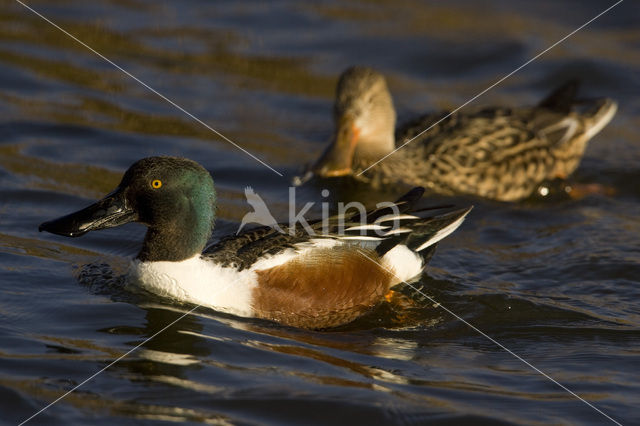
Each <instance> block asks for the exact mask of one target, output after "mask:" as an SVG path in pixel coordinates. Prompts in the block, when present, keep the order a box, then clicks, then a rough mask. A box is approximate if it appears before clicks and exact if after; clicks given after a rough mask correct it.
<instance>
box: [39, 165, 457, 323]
mask: <svg viewBox="0 0 640 426" xmlns="http://www.w3.org/2000/svg"><path fill="white" fill-rule="evenodd" d="M422 193H423V190H422V189H421V188H415V189H414V190H412V191H410V192H409V193H407V194H406V195H405V196H403V197H401V198H400V199H399V200H397V201H396V202H395V204H394V205H393V206H392V207H393V208H391V207H386V208H382V209H378V210H374V211H371V212H368V213H367V214H366V217H361V215H359V214H358V213H354V214H352V215H349V216H348V217H342V218H332V219H331V220H330V221H329V222H328V223H323V222H322V221H317V222H314V223H313V225H312V228H313V230H314V231H317V234H313V233H308V232H307V231H306V230H305V229H298V228H294V229H291V228H289V226H287V225H285V224H281V225H280V228H279V229H280V230H278V229H274V228H272V227H260V228H256V229H252V230H248V231H244V232H242V233H240V234H238V235H235V234H234V235H230V236H227V237H225V238H222V239H221V240H220V241H218V242H217V243H216V244H214V245H212V246H210V247H208V248H207V249H206V250H205V247H206V245H207V241H208V240H209V238H210V236H211V232H212V230H213V226H214V222H215V204H216V193H215V189H214V184H213V180H212V178H211V175H210V174H209V173H208V172H207V171H206V170H205V169H204V168H203V167H202V166H200V165H199V164H198V163H196V162H194V161H191V160H187V159H183V158H175V157H150V158H145V159H142V160H140V161H138V162H136V163H135V164H133V165H132V166H131V167H130V168H129V169H128V170H127V171H126V173H125V174H124V177H123V178H122V181H121V182H120V184H119V185H118V187H117V188H116V189H115V190H114V191H113V192H111V193H110V194H108V195H107V196H106V197H105V198H103V199H102V200H100V201H98V202H96V203H95V204H92V205H91V206H89V207H86V208H84V209H82V210H80V211H78V212H75V213H72V214H69V215H67V216H64V217H61V218H59V219H55V220H52V221H49V222H45V223H43V224H41V225H40V228H39V229H40V231H47V232H51V233H53V234H58V235H63V236H69V237H78V236H81V235H83V234H85V233H87V232H89V231H96V230H100V229H105V228H111V227H115V226H119V225H123V224H125V223H129V222H140V223H142V224H144V225H146V226H147V228H148V230H147V233H146V235H145V238H144V242H143V244H142V249H141V250H140V252H139V253H138V255H137V256H136V258H135V259H134V260H133V262H132V265H131V269H130V272H129V277H128V278H129V280H130V281H131V282H133V283H136V284H138V285H140V286H141V287H142V288H144V289H146V290H148V291H151V292H153V293H156V294H159V295H161V296H166V297H170V298H174V299H178V300H180V301H183V302H190V303H194V304H198V305H203V306H208V307H211V308H213V309H216V310H219V311H224V312H229V313H232V314H235V315H239V316H244V317H258V318H265V319H270V320H274V321H278V322H281V323H283V324H287V325H292V326H298V327H305V328H327V327H334V326H338V325H341V324H345V323H348V322H350V321H352V320H354V319H356V318H357V317H359V316H360V315H362V314H363V313H365V312H367V311H368V310H369V309H371V308H372V307H373V306H375V305H377V304H378V303H382V302H383V301H384V300H385V296H388V295H389V294H390V290H391V288H392V287H393V286H395V285H398V284H400V283H402V282H404V281H406V280H409V279H411V278H413V277H416V276H418V275H419V274H420V273H421V272H422V270H423V268H424V266H425V264H426V262H427V261H428V259H429V255H430V254H431V253H432V251H433V249H434V247H435V245H436V243H437V242H438V241H440V240H441V239H442V238H444V237H446V236H447V235H449V234H450V233H451V232H453V231H454V230H455V229H456V228H457V227H458V226H459V225H460V224H461V223H462V221H463V220H464V217H465V216H466V214H467V213H468V212H469V209H461V210H455V211H448V212H445V213H441V214H433V209H422V210H415V211H414V210H412V208H413V206H414V204H415V203H416V202H417V201H418V199H419V198H420V197H421V196H422ZM338 219H340V220H338ZM344 223H346V224H353V223H357V224H359V226H350V227H347V228H346V229H343V228H340V227H339V226H338V225H339V224H344ZM363 223H364V224H363ZM392 223H393V224H397V225H398V226H397V227H392V226H391V224H392ZM327 230H328V232H322V231H327ZM372 230H375V231H376V235H371V232H370V231H372ZM381 230H382V233H381V232H380V231H381ZM363 231H364V233H363ZM367 232H368V233H369V234H367Z"/></svg>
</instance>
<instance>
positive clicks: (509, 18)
mask: <svg viewBox="0 0 640 426" xmlns="http://www.w3.org/2000/svg"><path fill="white" fill-rule="evenodd" d="M0 4H1V5H2V7H1V8H0V22H1V23H0V294H1V296H0V318H1V320H0V395H1V398H0V417H1V418H2V421H3V422H5V423H6V424H17V423H19V422H20V421H22V420H24V419H26V418H27V417H29V416H30V415H32V414H33V413H35V412H36V411H37V410H39V409H40V408H42V407H44V406H45V405H46V404H48V403H49V402H51V401H53V400H54V399H56V398H57V397H59V396H61V395H63V394H64V393H65V392H66V391H68V390H69V389H71V388H73V387H74V386H75V385H77V384H79V383H81V382H82V381H83V380H84V379H86V378H87V377H89V376H91V375H92V374H94V373H95V372H97V371H99V370H100V369H102V368H104V367H105V366H107V365H108V364H109V363H110V362H111V361H113V360H114V359H116V358H118V357H119V356H121V355H123V354H125V353H126V352H127V351H128V350H130V349H131V348H133V347H134V346H136V345H137V344H139V343H140V342H142V341H143V340H144V339H146V338H147V337H149V336H152V335H153V334H154V333H156V332H158V331H160V330H162V329H163V328H164V327H165V326H166V325H167V324H170V323H171V322H172V321H174V320H176V319H178V318H179V317H180V316H181V315H183V313H184V312H187V311H188V310H189V309H191V308H192V307H191V306H185V305H181V304H178V303H175V302H172V301H170V300H164V299H160V298H157V297H154V296H152V295H149V294H140V293H136V292H132V291H128V290H126V289H124V288H123V286H122V279H121V274H122V272H123V270H124V269H125V268H126V262H127V261H126V259H127V258H129V257H131V256H133V255H135V253H136V251H137V249H138V248H139V243H140V240H141V238H142V235H143V233H144V229H143V228H142V227H141V226H139V225H127V226H125V227H122V228H119V229H113V230H108V231H103V232H98V233H92V234H89V235H86V236H85V237H83V238H80V239H64V238H61V237H57V236H53V235H48V234H39V233H38V232H37V225H38V224H39V223H41V222H42V221H44V220H48V219H51V218H54V217H57V216H60V215H63V214H66V213H68V212H70V211H72V210H74V209H77V208H81V207H83V206H84V205H86V204H88V203H89V202H91V201H92V200H94V199H95V198H97V197H100V196H102V195H103V194H105V193H106V192H108V191H110V190H111V189H112V188H113V187H114V186H115V185H116V184H117V183H118V180H119V178H120V176H121V174H122V172H123V171H124V170H126V168H127V167H128V166H129V165H130V164H131V163H133V162H134V161H136V160H137V159H139V158H141V157H144V156H149V155H159V154H164V155H180V156H186V157H189V158H193V159H195V160H197V161H199V162H200V163H202V164H203V165H204V166H205V167H206V168H207V169H208V170H209V171H211V173H212V175H213V177H214V179H215V181H216V185H217V188H218V191H219V199H220V208H219V217H220V220H219V224H218V227H217V228H216V234H215V237H219V236H221V235H224V234H225V233H228V232H234V231H235V229H236V228H237V225H238V222H239V220H240V219H241V218H242V216H243V215H244V213H246V212H247V211H249V207H248V205H246V203H245V201H244V195H243V189H244V187H245V186H247V185H251V186H252V187H253V188H254V189H255V190H256V192H258V193H259V194H260V195H261V196H262V197H263V198H264V199H265V200H266V201H267V202H268V204H269V206H270V207H271V209H272V212H273V213H274V214H275V215H277V216H279V217H282V218H285V215H286V213H287V201H288V183H289V180H288V179H289V178H290V177H291V176H292V175H294V174H295V173H296V172H298V170H299V167H300V165H302V164H304V163H306V162H309V161H312V160H313V159H314V158H315V157H316V156H317V154H318V152H320V151H321V150H322V147H323V146H324V144H325V143H326V141H327V140H328V138H329V136H330V132H331V125H332V124H331V102H332V96H333V91H334V86H335V83H336V79H337V76H338V75H339V73H340V72H341V71H342V70H343V69H344V68H346V67H347V66H349V65H354V64H364V65H370V66H374V67H375V68H377V69H378V70H380V71H382V72H383V73H384V74H385V75H387V76H388V79H389V85H390V88H391V90H392V93H393V96H394V100H395V104H396V107H397V109H398V113H399V117H400V119H401V120H402V119H404V118H410V117H411V116H412V115H414V114H416V113H420V112H423V111H427V110H431V109H439V108H455V107H457V106H458V105H460V104H462V103H464V102H465V101H467V100H468V99H469V98H471V97H472V96H474V95H475V94H477V93H479V92H480V91H482V90H483V89H484V88H486V87H488V86H489V85H490V84H492V83H494V82H495V81H496V80H498V79H499V78H500V77H501V76H503V75H505V74H507V73H508V72H510V71H512V70H513V69H515V68H516V67H518V66H519V65H521V64H522V63H524V62H525V61H527V60H528V59H529V58H531V57H533V56H535V55H536V54H537V53H539V52H540V51H542V50H543V49H545V48H546V47H548V46H549V45H551V44H552V43H554V42H555V41H557V40H559V39H560V38H562V37H563V36H565V35H566V34H568V33H569V32H571V31H573V30H574V29H575V28H577V27H578V26H580V25H582V24H583V23H584V22H586V21H587V20H589V19H591V18H592V17H593V16H595V15H597V14H598V13H599V12H601V11H602V10H604V9H605V8H606V7H608V6H609V5H610V4H612V3H609V2H604V1H600V0H598V1H596V0H593V1H574V0H568V1H562V2H553V1H548V0H545V1H540V2H525V1H514V2H506V1H497V0H486V1H481V2H471V1H458V0H457V1H453V2H446V3H441V2H419V1H413V0H403V1H400V2H397V1H384V0H378V1H374V2H359V1H349V2H340V1H325V2H304V3H302V2H293V1H277V2H269V3H262V2H257V1H256V2H251V1H246V2H231V1H221V2H205V1H183V2H167V1H147V0H111V1H105V2H99V3H93V2H86V1H85V2H81V1H75V0H67V1H60V2H45V1H31V2H29V5H31V6H32V7H34V8H36V9H37V10H38V11H40V12H41V13H43V14H45V15H46V16H48V17H49V18H51V19H52V20H54V21H55V22H56V23H57V24H58V25H60V26H62V27H63V28H65V29H66V30H67V31H69V32H71V33H72V34H74V35H75V36H77V37H78V38H79V39H81V40H82V41H83V42H85V43H87V44H88V45H90V46H91V47H93V48H94V49H96V50H97V51H99V52H100V53H102V54H103V55H105V56H107V57H108V58H110V59H111V60H113V61H115V62H116V63H118V64H119V65H120V66H122V67H123V68H125V69H127V70H128V71H130V72H131V73H133V74H135V75H136V76H137V77H139V78H140V79H142V80H143V81H145V82H146V83H148V84H149V85H150V86H152V87H154V88H155V89H157V90H158V91H160V92H161V93H163V94H164V95H165V96H167V97H168V98H170V99H172V100H173V101H175V102H176V103H178V104H180V105H181V106H183V107H184V108H186V109H187V110H189V111H190V112H192V113H193V114H195V115H196V116H197V117H199V118H200V119H202V120H203V121H205V122H206V123H209V124H210V125H211V126H213V127H214V128H216V129H217V130H219V131H220V132H222V133H223V134H225V135H226V136H228V137H229V138H231V139H232V140H234V141H236V142H237V143H238V144H240V145H242V146H243V147H244V148H246V149H247V150H249V151H251V152H252V153H254V154H255V155H256V156H258V157H259V158H260V159H262V160H263V161H265V162H267V163H268V164H270V165H271V166H272V167H274V168H275V169H277V170H278V171H279V172H281V173H282V174H283V175H284V177H282V178H281V177H279V176H278V175H276V174H275V173H273V172H272V171H270V170H269V169H268V168H266V167H264V166H263V165H261V164H260V163H258V162H256V161H255V160H253V159H252V158H250V157H248V156H247V155H246V154H244V153H242V152H241V151H239V150H238V149H236V148H235V147H233V146H232V145H230V144H229V143H227V142H224V141H222V140H221V139H220V138H219V137H218V136H217V135H215V134H214V133H212V132H210V131H209V130H207V129H206V128H204V127H203V126H201V125H200V124H198V123H196V122H194V121H193V120H192V119H190V118H189V117H187V116H185V115H184V114H183V113H181V112H180V111H178V110H176V109H175V108H174V107H173V106H171V105H170V104H168V103H167V102H166V101H164V100H162V99H160V98H159V97H157V96H156V95H154V94H153V93H151V92H149V91H148V90H147V89H145V88H144V87H142V86H140V85H139V84H138V83H136V82H135V81H133V80H132V79H130V78H129V77H127V76H126V75H124V74H123V73H122V72H121V71H119V70H117V69H115V68H113V67H112V66H111V65H109V64H107V63H106V62H104V61H103V60H102V59H100V58H99V57H97V56H96V55H94V54H93V53H91V52H89V51H88V50H87V49H86V48H84V47H82V46H81V45H79V44H78V43H76V42H75V41H73V40H71V39H70V38H69V37H67V36H66V35H64V34H63V33H61V32H60V31H58V30H56V29H55V28H53V27H51V26H50V25H49V24H47V23H46V22H44V21H43V20H42V19H40V18H39V17H37V16H36V15H34V14H33V13H31V12H30V11H28V10H26V9H25V8H24V7H22V6H20V5H19V4H18V3H17V2H13V1H11V0H3V1H2V2H1V3H0ZM639 19H640V13H639V9H638V8H637V7H635V5H634V4H633V2H631V1H627V2H624V3H622V4H620V5H619V6H617V7H616V8H615V9H613V10H612V11H611V12H610V13H608V14H607V15H605V16H603V17H602V18H601V19H599V20H597V21H596V22H594V23H593V24H591V25H589V26H588V27H587V28H585V29H584V30H582V31H580V32H579V33H577V34H576V35H575V36H573V37H571V38H570V39H569V40H567V41H565V42H564V43H562V44H561V45H559V46H558V47H556V48H554V49H553V50H551V51H550V52H549V53H548V54H546V55H544V56H543V57H541V58H540V59H539V60H537V61H535V62H533V63H532V64H530V65H529V66H527V67H526V68H524V69H523V70H522V71H520V72H518V73H517V74H515V75H514V76H513V77H511V78H509V79H508V80H506V81H504V82H503V83H502V84H500V85H499V86H498V87H496V88H494V89H493V90H491V91H490V92H488V93H487V94H485V95H484V96H483V97H481V98H480V99H478V100H477V101H476V102H475V104H510V105H520V104H531V103H534V102H536V101H537V100H538V99H539V98H541V97H542V96H544V94H545V93H546V92H547V91H548V90H550V89H551V88H553V87H554V86H555V85H558V84H560V83H562V82H563V81H564V80H565V79H567V78H571V77H579V78H580V79H581V80H582V81H583V93H584V95H585V96H587V97H589V96H603V95H606V96H610V97H612V98H615V99H616V100H617V101H618V102H619V113H618V115H617V116H616V118H615V119H614V120H613V122H612V123H611V124H610V125H609V126H608V127H607V128H606V129H605V130H604V131H603V132H602V133H601V134H600V135H598V136H597V137H596V138H595V139H594V140H593V142H592V143H591V144H590V146H589V148H588V150H587V153H586V156H585V159H584V161H583V163H582V165H581V167H580V169H579V170H578V171H577V172H576V174H575V176H574V179H575V181H577V182H583V183H599V184H602V185H606V186H609V187H613V188H615V190H616V193H615V194H614V195H610V196H606V195H592V196H588V197H585V198H582V199H577V200H575V199H570V198H568V197H563V196H554V197H549V198H548V199H532V200H529V201H527V202H525V203H521V204H517V205H506V204H501V203H491V202H485V201H482V200H476V199H463V198H459V199H454V200H453V202H455V203H456V204H460V205H467V204H474V205H475V206H476V207H475V209H474V210H473V212H472V214H471V215H470V216H469V219H468V220H467V222H465V224H464V225H463V227H462V228H461V229H460V230H458V231H457V232H456V233H455V234H454V235H452V236H451V237H450V238H447V239H446V240H445V241H444V242H442V243H441V244H440V246H439V247H438V250H437V253H436V255H435V256H434V258H433V259H432V262H431V266H430V268H429V269H428V270H427V271H426V273H425V274H424V275H423V277H422V278H421V279H420V281H419V283H418V284H419V285H420V286H422V288H423V289H424V291H426V292H427V294H428V295H429V297H430V298H432V299H433V300H436V301H438V302H440V303H441V304H443V305H444V306H446V307H448V308H449V309H450V310H451V311H453V312H455V313H456V315H459V316H460V317H463V318H464V319H465V320H466V321H468V322H469V323H471V324H473V325H474V326H476V327H478V328H479V329H481V330H482V331H484V332H485V333H486V334H487V335H489V336H491V337H492V338H494V339H495V340H497V341H498V342H500V343H501V344H503V345H504V346H505V347H507V348H509V349H510V350H512V351H513V352H515V353H517V354H518V355H520V356H521V357H523V358H524V359H526V360H527V361H528V362H530V363H531V364H532V365H534V366H536V367H537V368H539V369H540V370H542V371H544V372H545V373H547V374H549V375H550V376H552V377H553V378H554V379H556V380H557V381H559V382H560V383H562V384H563V385H565V386H567V387H568V388H570V389H571V390H573V391H574V392H576V393H577V394H578V395H580V396H581V397H582V398H584V399H586V400H588V401H590V402H591V403H592V404H594V405H595V406H597V407H598V408H599V409H601V410H603V411H604V412H605V413H607V414H608V415H610V416H611V417H613V418H614V419H616V420H617V421H619V422H621V423H622V424H640V411H639V410H638V408H637V407H638V406H639V405H640V385H639V382H640V374H639V373H638V371H640V370H639V369H638V366H639V365H640V347H639V345H638V342H639V340H640V308H639V307H638V300H639V298H640V286H639V285H638V284H639V279H638V277H639V276H640V246H639V244H638V241H639V237H640V219H639V216H638V212H640V184H639V183H638V182H640V173H639V172H638V164H640V142H638V130H639V129H640V97H639V96H638V94H639V93H640V54H639V52H640V29H639V28H638V25H637V23H638V20H639ZM319 190H320V188H319V187H315V186H308V187H305V188H302V189H300V190H299V191H298V192H297V199H298V201H299V203H300V204H304V202H307V201H318V200H320V198H319V195H318V194H319ZM342 190H344V191H346V193H347V195H348V196H349V197H353V198H358V199H362V200H365V198H366V201H367V202H369V203H374V202H376V201H379V200H381V199H385V198H387V199H388V197H389V196H390V195H389V194H372V193H371V192H370V191H367V190H366V189H362V188H347V189H344V188H342ZM345 196H346V195H345ZM442 201H446V202H451V200H442V199H434V200H433V202H442ZM414 297H415V298H416V301H417V302H418V303H417V304H416V307H415V308H412V309H408V310H407V311H398V310H394V309H390V308H388V307H387V308H385V307H381V308H380V309H378V310H376V311H375V312H372V313H371V314H370V315H368V316H366V317H365V318H362V319H360V320H358V321H357V322H356V323H354V324H350V325H348V326H345V327H342V328H340V329H338V330H331V331H324V332H311V331H304V330H297V329H292V328H287V327H282V326H279V325H277V324H272V323H269V322H265V321H258V320H251V319H242V318H236V317H233V316H229V315H224V314H220V313H217V312H214V311H211V310H207V309H198V310H196V311H195V312H194V313H193V314H190V315H188V316H186V317H185V318H184V319H182V320H180V321H179V322H177V323H176V324H175V325H174V326H172V327H170V328H168V329H167V330H166V331H164V332H162V333H160V334H159V335H158V336H157V337H155V338H154V339H152V340H151V341H150V342H148V343H147V344H145V345H144V346H143V347H142V348H140V349H139V350H137V351H135V352H134V353H132V354H130V355H129V356H127V357H125V358H124V359H123V360H122V361H120V362H118V363H117V364H115V365H114V366H112V367H111V368H109V369H108V370H106V371H105V372H103V373H101V374H100V375H98V376H97V377H96V378H94V379H93V380H91V381H90V382H88V383H86V384H85V385H83V386H82V387H81V388H79V389H78V390H77V391H75V392H73V393H72V394H70V395H69V396H67V397H66V398H65V399H64V400H62V401H61V402H60V403H58V404H56V405H54V406H52V407H51V408H49V409H48V410H46V411H45V412H43V413H42V414H41V415H39V416H38V417H36V418H35V419H34V420H32V422H31V424H65V425H67V424H78V425H84V424H105V425H110V424H115V423H117V424H166V423H172V422H173V423H189V424H210V423H213V424H252V425H254V424H255V425H258V424H260V425H262V424H270V425H282V424H355V423H362V424H367V423H368V424H381V423H387V424H482V423H488V424H549V423H552V424H607V423H610V422H609V420H607V419H606V418H605V417H603V416H602V415H601V414H599V413H598V412H596V411H594V410H593V409H592V408H590V407H589V406H587V405H586V404H584V403H583V402H581V401H580V400H578V399H577V398H576V397H574V396H572V395H570V394H569V393H567V392H566V391H564V390H563V389H561V388H560V387H558V386H557V385H555V384H553V383H552V382H550V381H549V380H547V379H546V378H545V377H543V376H542V375H540V374H539V373H537V372H535V371H533V370H532V369H531V368H530V367H528V366H527V365H525V364H523V363H522V362H521V361H519V360H518V359H516V358H514V357H513V356H512V355H510V354H509V353H507V352H505V351H504V350H502V349H501V348H499V347H498V346H496V345H495V344H494V343H492V342H491V341H489V340H488V339H487V338H485V337H483V336H482V335H480V334H478V333H477V332H476V331H474V330H473V329H471V328H469V327H468V326H467V325H465V324H464V323H462V322H461V321H459V320H457V319H456V318H454V317H452V316H451V315H449V314H448V313H446V312H445V311H443V310H442V309H439V308H438V307H437V306H434V304H433V303H432V302H431V301H429V300H424V299H420V298H419V297H417V296H414Z"/></svg>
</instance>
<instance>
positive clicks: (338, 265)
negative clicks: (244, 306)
mask: <svg viewBox="0 0 640 426" xmlns="http://www.w3.org/2000/svg"><path fill="white" fill-rule="evenodd" d="M358 250H362V249H356V248H355V247H349V246H343V247H334V248H330V249H324V248H323V249H316V250H313V251H311V252H309V253H307V254H305V255H303V256H298V257H296V258H294V259H292V260H290V261H288V262H286V263H284V264H282V265H279V266H276V267H273V268H270V269H264V270H261V271H256V272H257V274H258V286H257V287H256V288H255V290H254V291H253V294H252V300H253V310H254V312H255V316H256V317H259V318H265V319H270V320H273V321H278V322H282V323H285V324H288V325H292V326H295V327H305V328H327V327H335V326H338V325H341V324H346V323H348V322H350V321H353V320H354V319H356V318H357V317H359V316H360V315H362V314H363V313H365V312H366V311H367V310H369V309H370V308H371V307H373V306H374V305H376V304H377V303H379V302H381V301H383V300H384V295H385V294H387V293H388V291H389V287H390V286H391V284H392V283H393V282H394V279H393V275H392V274H391V273H389V272H388V271H387V270H385V269H384V268H382V267H380V266H378V265H377V264H375V263H373V262H372V261H371V260H369V259H367V258H366V257H364V255H363V253H360V252H359V251H358ZM363 252H364V254H366V255H367V256H369V257H370V258H371V259H373V260H376V261H377V262H379V261H380V259H379V256H378V255H377V253H376V252H375V251H373V250H371V251H369V250H363Z"/></svg>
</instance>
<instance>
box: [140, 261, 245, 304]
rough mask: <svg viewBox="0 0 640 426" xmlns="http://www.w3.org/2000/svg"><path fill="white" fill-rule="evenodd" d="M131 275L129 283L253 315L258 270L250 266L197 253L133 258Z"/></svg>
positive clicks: (162, 293)
mask: <svg viewBox="0 0 640 426" xmlns="http://www.w3.org/2000/svg"><path fill="white" fill-rule="evenodd" d="M128 275H129V276H128V278H129V280H128V281H129V284H130V285H132V286H134V287H136V288H142V289H144V290H147V291H149V292H151V293H154V294H157V295H159V296H162V297H168V298H172V299H177V300H180V301H182V302H189V303H193V304H196V305H202V306H207V307H210V308H213V309H215V310H217V311H221V312H228V313H231V314H234V315H238V316H244V317H250V316H253V310H252V309H251V292H252V290H253V288H254V287H255V285H256V276H255V275H256V274H255V272H253V271H251V270H244V271H238V270H236V269H234V268H225V267H222V266H220V265H216V264H215V263H213V262H210V261H206V260H204V259H203V258H202V257H201V256H199V255H198V256H194V257H192V258H191V259H187V260H183V261H181V262H141V261H139V260H134V261H132V264H131V267H130V269H129V274H128Z"/></svg>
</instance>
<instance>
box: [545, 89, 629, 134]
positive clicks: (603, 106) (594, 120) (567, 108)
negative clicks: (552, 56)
mask: <svg viewBox="0 0 640 426" xmlns="http://www.w3.org/2000/svg"><path fill="white" fill-rule="evenodd" d="M579 86H580V81H579V80H577V79H572V80H569V81H567V82H566V83H564V84H563V85H562V86H560V87H558V88H557V89H555V90H554V91H553V92H551V93H550V94H549V95H548V96H547V97H545V98H544V99H543V100H541V101H540V102H539V103H538V107H540V108H546V109H550V110H552V111H554V112H560V113H564V114H569V113H571V112H574V113H575V114H576V115H577V118H578V120H580V121H581V123H582V125H583V127H584V129H585V130H584V131H585V135H586V140H588V139H591V138H592V137H593V136H595V135H596V134H597V133H598V132H600V131H601V130H602V129H603V128H604V126H606V125H607V124H608V123H609V122H610V121H611V119H612V118H613V116H614V115H615V114H616V111H617V110H618V104H617V103H616V102H615V101H614V100H613V99H610V98H595V99H579V98H577V97H576V95H577V93H578V88H579Z"/></svg>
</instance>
